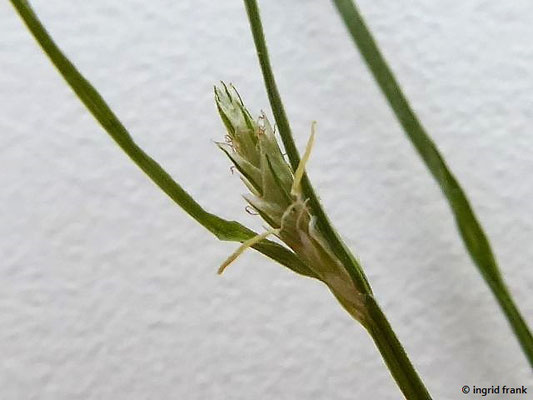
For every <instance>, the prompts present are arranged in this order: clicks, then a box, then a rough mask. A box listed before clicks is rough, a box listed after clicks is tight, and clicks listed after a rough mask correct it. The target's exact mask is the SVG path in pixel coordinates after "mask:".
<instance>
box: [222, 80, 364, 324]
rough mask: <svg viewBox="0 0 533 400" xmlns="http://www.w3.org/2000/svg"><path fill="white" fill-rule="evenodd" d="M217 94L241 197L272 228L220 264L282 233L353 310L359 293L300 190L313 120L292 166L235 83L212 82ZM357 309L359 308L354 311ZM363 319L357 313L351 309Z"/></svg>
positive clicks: (227, 150)
mask: <svg viewBox="0 0 533 400" xmlns="http://www.w3.org/2000/svg"><path fill="white" fill-rule="evenodd" d="M215 100H216V104H217V108H218V111H219V114H220V116H221V118H222V121H223V122H224V125H225V126H226V130H227V136H226V141H225V142H223V143H220V142H219V143H217V145H218V147H219V148H220V149H221V150H222V151H223V152H224V153H225V154H226V155H227V156H228V158H229V159H230V160H231V162H232V163H233V165H234V166H235V168H236V169H237V170H238V171H239V173H240V175H241V179H242V181H243V182H244V184H245V185H246V187H247V188H248V189H249V191H250V193H249V194H247V195H244V198H245V200H246V201H247V202H248V204H249V205H250V206H251V207H252V208H253V209H254V210H255V211H257V213H258V214H259V215H260V216H261V217H262V218H263V220H265V221H266V222H267V223H268V225H270V227H271V229H270V230H268V231H267V232H265V233H263V234H260V235H258V236H256V237H255V238H252V239H250V240H248V241H246V242H244V243H243V244H242V245H241V246H240V247H239V248H238V249H237V251H236V252H235V253H233V254H232V255H231V256H230V257H229V258H228V259H227V260H226V261H225V262H224V263H223V265H222V266H221V268H220V269H219V273H220V272H222V271H223V270H224V269H225V268H226V267H227V266H228V265H229V264H230V263H231V262H233V261H234V260H235V259H236V258H237V257H238V256H239V255H240V254H242V253H243V252H244V251H245V250H246V249H247V248H248V247H251V246H252V245H254V244H256V243H257V242H259V241H261V240H263V239H265V238H266V237H267V236H269V235H271V234H272V235H276V236H277V237H278V238H280V239H281V240H282V241H283V242H284V243H285V244H286V245H287V246H288V247H289V248H290V249H291V250H292V251H293V252H294V253H296V254H297V255H298V256H299V257H300V259H301V260H302V261H304V262H305V263H306V264H307V266H308V267H309V268H310V269H311V270H312V271H313V272H314V273H315V274H316V275H317V276H318V278H319V279H320V280H322V281H323V282H324V283H326V284H327V285H328V286H329V288H330V289H331V290H332V292H333V293H334V294H335V296H336V297H337V299H338V300H339V301H340V302H341V303H342V304H343V306H344V307H345V308H347V309H348V308H349V309H350V312H351V313H352V315H354V309H355V310H360V309H362V308H363V307H362V302H363V300H362V295H359V292H358V291H357V290H356V288H355V287H354V285H353V283H352V281H351V279H350V277H349V274H348V273H347V272H346V270H345V268H344V267H343V265H342V263H341V262H340V260H339V259H338V257H337V256H336V255H335V253H334V252H333V251H332V250H331V248H330V246H329V245H328V243H327V241H326V240H325V239H324V237H323V235H322V234H321V233H320V231H319V230H318V228H317V226H316V217H315V216H313V215H312V212H311V210H310V208H309V206H308V204H307V203H308V202H307V200H306V199H305V198H304V194H303V193H302V190H301V186H300V181H301V179H302V176H303V174H304V169H305V164H306V162H307V161H308V160H309V156H310V153H311V149H312V146H313V142H314V136H315V124H314V123H313V126H312V129H311V131H312V132H311V136H310V138H309V142H308V144H307V147H306V150H305V153H304V156H303V157H302V161H301V163H300V165H299V166H298V168H297V170H296V171H293V170H292V168H291V166H290V165H289V163H288V162H287V161H286V159H285V157H284V156H283V153H282V151H281V149H280V147H279V145H278V141H277V139H276V136H275V133H274V129H273V128H272V125H271V124H270V122H269V121H268V118H267V117H266V115H265V114H264V113H263V114H261V116H260V117H259V118H258V119H257V120H254V119H253V118H252V117H251V115H250V113H249V112H248V110H247V109H246V108H245V106H244V104H243V102H242V100H241V97H240V96H239V94H238V93H237V91H236V90H235V88H234V87H233V86H231V85H230V86H229V87H228V86H226V85H225V84H224V83H222V86H221V87H215ZM355 314H357V311H356V312H355ZM354 316H356V317H357V318H358V319H360V320H361V319H362V316H361V315H354Z"/></svg>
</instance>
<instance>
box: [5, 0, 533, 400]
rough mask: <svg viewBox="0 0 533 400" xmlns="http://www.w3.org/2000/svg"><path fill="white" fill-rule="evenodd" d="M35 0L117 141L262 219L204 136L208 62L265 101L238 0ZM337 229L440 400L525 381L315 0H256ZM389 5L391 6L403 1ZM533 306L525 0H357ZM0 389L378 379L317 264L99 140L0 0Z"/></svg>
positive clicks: (405, 153) (434, 198)
mask: <svg viewBox="0 0 533 400" xmlns="http://www.w3.org/2000/svg"><path fill="white" fill-rule="evenodd" d="M34 3H35V8H36V11H37V12H38V14H39V15H40V16H41V18H42V20H43V22H44V23H45V25H46V26H47V27H48V29H49V31H50V32H51V33H52V35H53V36H54V37H55V39H56V40H57V42H58V44H59V45H60V46H61V47H62V48H63V49H64V50H65V51H66V53H67V54H68V56H69V57H71V59H72V60H73V61H74V62H75V64H76V65H77V66H78V67H79V68H80V69H81V71H82V72H83V73H84V74H86V76H87V77H88V78H89V79H90V80H91V81H92V82H93V83H94V84H95V86H96V87H97V88H98V89H99V90H100V91H101V93H102V94H103V96H104V97H105V98H106V99H107V100H108V102H109V103H110V105H111V106H112V107H113V108H114V110H115V111H116V112H117V114H118V115H119V116H120V118H121V119H122V120H123V122H124V123H125V125H126V126H127V127H128V128H129V129H130V131H131V133H132V134H133V136H134V137H135V138H136V140H137V141H138V142H139V143H140V144H141V145H142V146H143V147H144V148H145V149H146V150H147V151H148V152H149V153H150V154H151V155H153V156H154V157H155V158H156V159H157V160H158V161H160V162H161V163H162V164H163V165H164V167H165V168H167V169H168V171H169V172H170V173H171V174H172V175H173V176H174V177H175V178H176V179H177V180H178V181H179V182H180V183H182V184H183V185H184V187H185V188H186V189H187V190H188V191H190V193H191V194H192V195H193V196H194V197H195V198H197V199H198V200H199V201H200V202H201V203H202V204H203V205H205V206H206V207H207V208H208V209H209V210H211V211H213V212H216V213H219V214H221V215H223V216H225V217H227V218H236V219H238V220H240V221H242V222H244V223H246V224H248V225H251V226H255V227H258V226H260V224H259V221H257V218H255V217H252V216H249V215H248V214H246V213H245V212H244V204H243V201H242V199H241V198H240V197H239V195H240V193H242V192H244V188H243V187H242V185H241V184H240V182H239V180H238V179H237V177H236V176H232V175H231V174H230V172H229V164H228V161H227V160H226V159H225V157H224V156H223V155H222V154H221V153H220V152H219V151H217V149H216V148H215V146H214V145H213V143H212V141H213V140H216V139H220V138H221V137H222V135H223V129H222V125H221V123H220V121H219V120H218V117H217V114H216V110H215V107H214V104H213V100H212V85H213V84H214V83H216V82H217V81H218V80H220V79H224V80H227V81H231V82H233V83H235V84H236V86H237V87H238V88H239V89H240V92H241V94H242V95H243V97H244V98H245V101H246V102H247V104H248V106H249V108H250V109H251V110H253V111H254V112H259V110H260V109H265V110H266V111H269V109H268V102H267V99H266V96H265V93H264V89H263V86H262V81H261V76H260V72H259V69H258V65H257V61H256V57H255V54H254V49H253V44H252V41H251V36H250V33H249V29H248V25H247V21H246V17H245V13H244V8H243V5H242V3H241V1H237V0H234V1H212V0H202V1H193V0H188V1H163V0H160V1H151V2H145V1H141V0H129V1H122V2H109V1H106V0H97V1H94V0H93V1H90V2H88V1H80V0H76V1H73V0H68V1H67V0H54V1H50V0H48V1H44V0H40V1H35V2H34ZM261 3H262V6H263V7H262V11H263V17H264V23H265V27H266V34H267V38H268V42H269V44H270V49H271V53H272V61H273V64H274V68H275V71H276V73H277V77H278V80H279V86H280V90H281V93H282V95H283V98H284V100H285V102H286V107H287V110H288V113H289V116H290V119H291V122H292V125H293V128H294V131H295V134H296V139H297V142H298V144H299V145H300V146H303V145H304V143H305V140H306V138H307V136H308V133H309V127H310V123H311V121H312V120H313V119H315V120H317V121H318V140H317V144H316V147H315V150H314V154H313V155H312V159H311V162H310V165H309V172H310V175H311V178H312V179H313V181H314V182H315V184H316V186H317V188H318V191H319V192H320V194H321V197H322V200H323V202H324V203H325V206H326V208H327V210H328V212H329V213H330V215H331V217H332V219H333V221H334V223H335V225H336V226H337V228H338V229H339V231H340V232H341V233H342V234H343V236H344V237H345V238H346V240H347V242H348V244H349V245H350V246H351V247H352V248H353V249H354V250H355V252H356V254H357V255H358V257H359V258H360V259H361V260H362V262H363V264H364V267H365V270H366V271H367V273H368V276H369V278H370V281H371V283H372V285H373V287H374V290H375V292H376V294H377V297H378V299H379V301H380V302H381V304H382V305H383V307H384V309H385V311H386V313H387V315H388V316H389V318H390V320H391V323H392V325H393V327H394V328H395V330H396V331H397V333H398V335H399V337H400V338H401V340H402V342H403V343H404V344H405V347H406V350H407V352H408V353H409V354H410V356H411V358H412V360H413V362H414V364H415V365H416V366H417V368H418V370H419V372H420V374H421V375H422V376H423V378H424V380H425V382H426V384H427V386H428V387H429V388H430V391H431V392H432V393H433V395H434V397H435V398H436V399H459V398H466V397H464V395H462V394H461V393H460V388H461V386H462V385H464V384H471V385H473V384H475V385H479V386H481V385H491V384H507V385H522V384H529V385H530V390H531V391H533V380H532V376H531V370H530V369H529V367H528V365H527V363H526V361H525V358H524V356H523V355H522V354H521V352H520V350H519V347H518V345H517V342H516V340H515V339H514V337H513V336H512V334H511V331H510V329H509V328H508V326H507V324H506V322H505V320H504V318H503V316H502V314H501V312H500V311H499V309H498V308H497V306H496V303H495V301H494V300H493V298H492V296H491V294H490V293H489V291H488V289H487V288H486V286H485V285H484V283H483V282H482V280H481V278H480V276H479V274H478V273H477V271H476V270H475V269H474V267H473V265H472V263H471V262H470V260H469V258H468V257H467V255H466V253H465V250H464V248H463V246H462V243H461V242H460V240H459V236H458V235H457V233H456V230H455V226H454V223H453V219H452V217H451V214H450V211H449V209H448V208H447V205H446V203H445V201H444V199H443V196H442V195H441V193H440V191H439V189H438V187H437V186H436V184H435V183H434V182H433V180H432V179H431V177H430V176H429V174H428V173H427V172H426V170H425V168H424V166H423V165H422V163H421V162H420V160H419V158H418V157H417V155H416V154H415V152H414V150H413V149H412V147H411V145H410V144H409V142H408V141H407V140H406V138H405V137H404V135H403V132H402V131H401V129H400V128H399V125H398V124H397V122H396V121H395V119H394V117H393V115H392V113H391V111H390V110H389V108H388V106H387V105H386V103H385V101H384V99H383V97H382V96H381V94H380V92H379V91H378V89H377V87H376V85H375V84H374V82H373V81H372V79H371V77H370V75H369V73H368V72H367V70H366V68H365V66H364V65H363V63H362V60H361V59H360V57H359V55H358V54H357V52H356V51H355V49H354V48H353V46H352V43H351V42H350V40H349V39H348V37H347V35H346V33H345V31H344V28H343V26H342V24H341V23H340V20H339V18H338V16H337V14H336V12H335V10H334V9H333V7H332V5H331V4H330V3H329V2H328V1H318V0H314V1H311V0H308V1H304V0H298V1H296V0H295V1H282V0H277V1H262V2H261ZM400 3H402V4H400ZM360 6H361V10H362V12H363V13H364V15H365V16H366V18H367V20H368V23H369V25H370V27H371V28H372V30H373V31H374V32H375V35H376V37H377V39H378V40H379V43H380V45H381V46H382V48H383V51H384V53H385V55H386V57H387V59H388V60H389V62H390V63H391V65H392V67H393V69H394V71H395V72H396V73H397V75H398V77H399V80H400V82H401V84H402V86H403V88H404V89H405V91H406V93H407V95H408V97H409V98H410V99H411V101H412V104H413V106H414V108H415V109H416V111H417V112H418V114H419V116H420V117H421V119H422V121H423V123H424V125H425V126H426V127H427V128H428V130H429V132H430V133H431V134H432V136H433V137H434V139H435V141H436V142H437V144H438V145H439V147H440V149H441V150H442V152H443V153H444V155H445V157H446V159H447V160H448V163H449V165H450V166H451V167H452V169H453V171H454V172H455V174H456V175H457V176H458V178H459V179H460V181H461V182H462V183H463V185H464V186H465V187H466V188H467V192H468V195H469V196H470V198H471V200H472V203H473V205H474V206H475V210H476V211H477V213H478V215H479V217H480V219H481V221H482V222H483V226H484V227H485V229H486V231H487V232H488V234H489V236H490V238H491V241H492V243H493V245H494V248H495V251H496V253H497V256H498V259H499V261H500V263H501V266H502V270H503V273H504V275H505V278H506V279H507V282H508V283H509V286H510V287H511V289H512V291H513V293H514V295H515V296H516V299H517V301H518V303H519V304H520V305H521V308H522V311H523V313H524V314H525V316H526V318H527V319H528V321H529V323H530V324H533V297H531V290H532V288H533V272H532V270H531V259H533V246H531V243H532V242H533V218H532V217H531V216H532V215H533V202H532V201H531V200H532V199H533V182H532V180H531V175H532V172H533V157H532V156H531V153H532V149H533V135H532V132H531V128H530V127H531V123H532V120H533V111H532V110H533V77H532V75H531V68H532V66H533V47H532V46H531V38H532V37H533V24H531V20H532V18H533V3H532V2H531V1H529V0H521V1H513V2H496V1H482V0H467V1H465V0H446V1H439V2H427V1H422V0H419V1H411V2H393V1H370V0H364V1H360ZM0 107H1V108H0V109H1V111H0V131H1V135H0V162H1V173H0V188H1V190H0V221H1V223H0V237H1V240H0V260H1V261H0V355H1V357H0V399H2V400H25V399H54V400H55V399H192V400H196V399H198V400H199V399H224V400H226V399H230V400H237V399H243V400H244V399H288V400H289V399H290V400H292V399H324V400H329V399H398V398H400V394H399V392H398V390H397V388H396V387H395V384H394V383H393V381H392V380H391V379H390V377H389V375H388V372H387V370H386V369H385V368H384V366H383V364H382V361H381V358H380V356H379V353H378V352H377V351H376V349H375V347H374V346H373V344H372V342H371V340H370V339H369V338H368V336H367V334H366V333H365V332H364V330H363V329H362V328H360V327H359V326H358V325H357V324H355V323H354V322H353V321H352V320H351V319H350V318H349V316H348V315H347V314H345V313H344V312H343V310H342V309H341V308H340V307H339V306H338V305H337V304H336V302H335V300H334V299H333V298H332V296H331V295H330V294H329V292H328V291H327V290H326V289H325V288H324V287H322V286H321V285H320V284H318V283H316V282H313V281H311V280H308V279H304V278H301V277H298V276H296V275H295V274H292V273H291V272H290V271H288V270H285V269H284V268H281V267H279V266H277V265H275V264H273V263H271V262H269V261H268V260H266V259H265V258H263V257H262V256H261V255H259V254H256V253H253V252H248V253H247V254H246V255H245V256H244V257H242V258H241V259H240V260H239V261H238V262H236V263H235V265H232V266H231V268H230V269H229V270H228V271H227V273H226V274H225V275H224V276H223V277H218V276H217V275H216V274H215V271H216V269H217V266H218V264H219V263H220V261H221V260H223V259H224V258H225V257H226V256H227V255H228V254H229V253H230V252H231V251H232V250H233V249H234V248H235V245H234V244H228V243H220V242H217V241H216V240H215V239H214V238H213V237H212V236H210V234H208V233H207V232H206V231H205V230H203V228H201V227H199V226H198V225H197V224H196V223H195V222H194V221H192V220H191V219H190V218H189V217H188V216H186V215H185V214H184V213H183V212H182V211H181V210H180V209H179V208H178V207H176V206H175V205H174V204H173V203H172V202H171V201H170V200H169V199H168V198H167V197H166V196H165V195H164V194H163V193H162V192H161V191H160V190H158V189H157V188H156V187H155V186H154V185H153V184H152V183H151V182H150V181H149V180H148V179H147V178H146V177H145V176H144V175H143V174H142V172H141V171H140V170H138V169H137V167H135V166H134V164H133V163H132V162H131V161H130V160H129V159H128V158H127V157H125V155H124V154H123V153H122V152H121V151H120V150H119V148H118V147H117V146H116V145H115V144H114V143H113V142H112V141H111V140H110V139H109V138H108V137H107V135H106V134H105V132H104V131H103V130H102V129H101V128H100V127H99V126H98V125H97V124H96V123H95V121H94V120H93V118H92V117H91V116H90V115H89V114H88V113H87V111H86V110H85V109H84V108H83V107H82V105H81V104H80V102H79V101H78V100H77V99H76V97H75V96H74V95H73V93H72V92H71V90H70V89H69V88H68V87H67V86H66V85H65V84H64V82H63V80H62V79H61V78H60V76H59V75H58V74H57V72H56V71H55V70H54V68H53V67H52V66H51V64H50V63H49V61H48V60H47V59H46V57H45V56H44V55H43V54H42V52H41V51H40V49H39V48H38V47H37V45H36V44H35V43H34V41H33V39H32V38H31V37H30V35H29V34H28V32H27V31H26V30H25V28H24V27H23V25H22V23H21V21H20V20H19V18H18V17H17V15H16V14H15V12H14V10H13V9H12V8H11V7H10V6H9V4H8V2H5V1H3V2H1V3H0Z"/></svg>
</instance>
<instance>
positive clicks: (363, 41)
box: [333, 0, 533, 366]
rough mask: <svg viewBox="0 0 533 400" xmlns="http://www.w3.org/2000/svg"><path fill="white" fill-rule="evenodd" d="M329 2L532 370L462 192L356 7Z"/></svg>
mask: <svg viewBox="0 0 533 400" xmlns="http://www.w3.org/2000/svg"><path fill="white" fill-rule="evenodd" d="M333 2H334V3H335V5H336V6H337V9H338V11H339V13H340V15H341V17H342V19H343V21H344V23H345V25H346V28H347V29H348V31H349V33H350V34H351V37H352V39H353V41H354V43H355V44H356V46H357V48H358V49H359V51H360V53H361V55H362V56H363V58H364V60H365V62H366V64H367V66H368V68H369V69H370V71H371V72H372V74H373V75H374V78H375V79H376V81H377V83H378V85H379V87H380V88H381V90H382V92H383V94H384V95H385V97H386V99H387V101H388V102H389V104H390V106H391V108H392V109H393V111H394V113H395V114H396V117H397V118H398V120H399V122H400V124H401V125H402V127H403V129H404V131H405V133H406V134H407V136H408V137H409V139H410V140H411V142H412V144H413V145H414V147H415V148H416V150H417V151H418V153H419V154H420V156H421V157H422V159H423V161H424V163H425V164H426V166H427V168H428V169H429V171H430V172H431V174H432V175H433V177H434V178H435V180H436V181H437V182H438V184H439V185H440V187H441V190H442V192H443V193H444V195H445V196H446V198H447V199H448V202H449V204H450V207H451V209H452V211H453V214H454V217H455V221H456V223H457V226H458V228H459V232H460V234H461V237H462V239H463V242H464V244H465V247H466V248H467V250H468V252H469V253H470V256H471V258H472V260H473V261H474V263H475V264H476V266H477V267H478V269H479V271H480V272H481V274H482V276H483V278H484V279H485V281H486V282H487V284H488V285H489V287H490V288H491V290H492V293H493V294H494V296H496V299H497V300H498V303H499V304H500V306H501V308H502V310H503V312H504V313H505V315H506V317H507V320H508V321H509V323H510V324H511V327H512V329H513V331H514V333H515V335H516V336H517V338H518V340H519V341H520V345H521V346H522V349H523V351H524V353H525V354H526V356H527V358H528V360H529V363H530V364H531V366H533V338H532V336H531V332H530V330H529V328H528V326H527V324H526V323H525V322H524V319H523V317H522V316H521V315H520V311H519V310H518V308H517V307H516V305H515V304H514V302H513V300H512V299H511V296H510V294H509V291H508V289H507V287H506V286H505V283H504V281H503V278H502V276H501V273H500V270H499V268H498V264H497V262H496V259H495V257H494V254H493V251H492V248H491V246H490V243H489V241H488V239H487V236H486V235H485V233H484V231H483V229H482V228H481V225H480V224H479V222H478V220H477V218H476V216H475V214H474V211H473V210H472V207H471V205H470V202H469V201H468V198H467V197H466V194H465V192H464V190H463V189H462V187H461V186H460V185H459V183H458V182H457V180H456V178H455V177H454V176H453V174H452V173H451V171H450V170H449V169H448V167H447V166H446V163H445V162H444V159H443V157H442V156H441V154H440V153H439V151H438V149H437V147H436V146H435V144H434V143H433V141H432V140H431V138H430V137H429V135H428V134H427V132H426V131H425V129H424V127H423V126H422V124H421V123H420V121H419V120H418V118H417V117H416V114H415V113H414V111H413V110H412V109H411V106H410V105H409V102H408V101H407V98H406V97H405V95H404V94H403V92H402V89H401V88H400V85H399V84H398V82H397V80H396V78H395V77H394V75H393V73H392V71H391V69H390V68H389V66H388V65H387V62H386V61H385V59H384V58H383V55H382V54H381V52H380V50H379V48H378V46H377V44H376V41H375V40H374V38H373V37H372V34H371V33H370V31H369V30H368V28H367V26H366V24H365V22H364V20H363V17H362V16H361V14H360V12H359V10H358V9H357V7H356V5H355V3H354V2H353V1H352V0H333Z"/></svg>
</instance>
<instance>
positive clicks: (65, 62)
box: [11, 0, 315, 277]
mask: <svg viewBox="0 0 533 400" xmlns="http://www.w3.org/2000/svg"><path fill="white" fill-rule="evenodd" d="M11 3H12V4H13V6H14V7H15V9H16V10H17V11H18V13H19V15H20V16H21V18H22V19H23V21H24V23H25V24H26V26H27V27H28V29H29V30H30V32H31V33H32V35H33V36H34V38H35V39H36V40H37V42H38V43H39V44H40V46H41V47H42V49H43V50H44V52H45V53H46V54H47V55H48V57H49V58H50V60H51V61H52V63H53V64H54V65H55V66H56V68H57V69H58V71H59V73H60V74H61V75H62V76H63V78H64V79H65V80H66V81H67V83H68V84H69V85H70V87H71V88H72V89H73V90H74V92H75V93H76V95H77V96H78V97H79V99H80V100H81V101H82V102H83V104H85V106H86V107H87V109H88V110H89V111H90V112H91V114H92V115H93V116H94V117H95V118H96V120H97V121H98V122H99V123H100V125H102V127H103V128H104V129H105V130H106V131H107V133H108V134H109V135H110V136H111V137H112V138H113V139H114V140H115V142H116V143H117V144H118V145H119V146H120V148H122V150H123V151H124V152H125V153H126V154H127V155H128V156H129V157H130V158H131V160H132V161H133V162H134V163H135V164H137V166H139V168H141V169H142V170H143V171H144V172H145V173H146V175H148V176H149V177H150V179H151V180H152V181H153V182H154V183H155V184H156V185H157V186H159V187H160V188H161V189H162V190H163V191H164V192H165V193H166V194H167V195H168V196H169V197H170V198H171V199H172V200H174V201H175V202H176V204H178V205H179V206H180V207H181V208H182V209H183V210H184V211H185V212H187V214H189V215H190V216H191V217H192V218H194V219H195V220H196V221H197V222H199V223H200V224H201V225H202V226H204V227H205V228H206V229H208V230H209V231H210V232H211V233H213V234H214V235H215V236H216V237H217V238H218V239H220V240H225V241H234V242H243V241H245V240H247V239H250V238H251V237H254V236H255V235H256V233H255V232H254V231H252V230H250V229H248V228H246V227H245V226H243V225H241V224H240V223H238V222H236V221H228V220H225V219H223V218H220V217H219V216H217V215H214V214H211V213H209V212H207V211H206V210H204V209H203V208H202V207H201V206H200V205H199V204H198V203H197V202H196V201H195V200H194V199H193V198H192V197H191V196H190V195H189V194H188V193H187V192H186V191H185V190H184V189H183V188H182V187H181V186H180V185H179V184H178V183H177V182H176V181H175V180H173V179H172V177H171V176H170V175H169V174H168V173H167V172H166V171H165V170H164V169H163V168H162V167H161V166H160V165H159V164H158V163H157V162H156V161H155V160H154V159H153V158H151V157H150V156H149V155H148V154H146V153H145V152H144V151H143V150H142V149H141V148H140V147H139V146H138V145H137V144H136V143H135V142H134V141H133V139H132V137H131V135H130V134H129V132H128V131H127V130H126V128H125V127H124V125H123V124H122V123H121V122H120V121H119V119H118V118H117V117H116V115H115V114H114V113H113V111H112V110H111V109H110V108H109V106H108V105H107V104H106V102H105V101H104V99H103V98H102V96H100V94H99V93H98V92H97V91H96V89H95V88H94V87H93V86H92V85H91V84H90V83H89V81H87V79H85V78H84V77H83V75H81V73H80V72H79V71H78V70H77V69H76V67H75V66H74V65H73V64H72V63H71V62H70V61H69V59H68V58H67V57H66V56H65V55H64V54H63V53H62V52H61V50H60V49H59V48H58V47H57V45H56V44H55V43H54V41H53V40H52V38H51V37H50V35H49V34H48V32H47V31H46V29H45V28H44V26H43V25H42V24H41V22H40V21H39V19H38V17H37V15H36V14H35V13H34V12H33V10H32V8H31V6H30V4H29V3H28V2H27V1H25V0H11ZM254 249H256V250H257V251H259V252H261V253H263V254H265V255H266V256H268V257H270V258H272V259H273V260H275V261H277V262H279V263H280V264H282V265H284V266H286V267H287V268H289V269H291V270H293V271H295V272H297V273H299V274H302V275H306V276H309V277H315V274H314V273H313V272H312V271H311V270H310V269H309V268H308V267H307V266H306V265H305V264H304V263H303V262H302V261H301V260H300V259H299V258H298V257H297V256H296V255H295V254H294V253H293V252H291V251H289V250H288V249H286V248H285V247H283V246H281V245H279V244H277V243H275V242H271V241H268V240H264V241H262V242H260V243H258V244H256V245H255V246H254Z"/></svg>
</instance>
